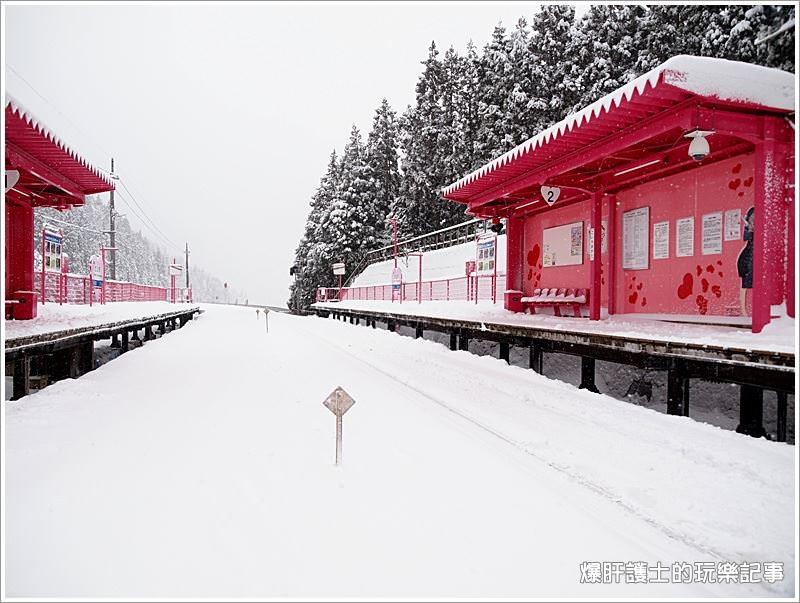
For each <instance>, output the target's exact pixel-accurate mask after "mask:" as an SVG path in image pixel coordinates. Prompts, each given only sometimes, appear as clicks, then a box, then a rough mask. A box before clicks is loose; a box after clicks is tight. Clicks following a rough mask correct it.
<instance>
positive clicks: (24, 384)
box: [11, 355, 31, 400]
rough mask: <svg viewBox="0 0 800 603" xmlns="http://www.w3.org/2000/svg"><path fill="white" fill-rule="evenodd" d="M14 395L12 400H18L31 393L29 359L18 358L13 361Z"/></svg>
mask: <svg viewBox="0 0 800 603" xmlns="http://www.w3.org/2000/svg"><path fill="white" fill-rule="evenodd" d="M13 382H14V393H13V395H12V396H11V399H12V400H19V399H20V398H22V397H23V396H27V395H28V394H29V393H30V391H31V358H30V356H26V355H23V356H20V357H19V358H17V359H16V360H15V361H14V380H13Z"/></svg>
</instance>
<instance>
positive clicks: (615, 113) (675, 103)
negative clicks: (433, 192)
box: [442, 56, 794, 217]
mask: <svg viewBox="0 0 800 603" xmlns="http://www.w3.org/2000/svg"><path fill="white" fill-rule="evenodd" d="M792 113H794V75H793V74H791V73H787V72H783V71H780V70H777V69H769V68H766V67H761V66H758V65H752V64H749V63H740V62H734V61H727V60H723V59H712V58H706V57H694V56H677V57H673V58H672V59H670V60H668V61H666V62H665V63H663V64H662V65H660V66H658V67H657V68H655V69H653V70H652V71H650V72H648V73H646V74H644V75H642V76H641V77H639V78H637V79H635V80H633V81H632V82H630V83H628V84H626V85H625V86H623V87H622V88H620V89H618V90H616V91H614V92H612V93H611V94H608V95H606V96H605V97H603V98H601V99H600V100H598V101H597V102H595V103H593V104H591V105H589V106H588V107H586V108H585V109H583V110H581V111H579V112H577V113H574V114H572V115H570V116H568V117H567V118H566V119H564V120H562V121H560V122H559V123H557V124H555V125H553V126H551V127H550V128H548V129H546V130H544V131H543V132H541V133H540V134H538V135H537V136H535V137H533V138H531V139H530V140H527V141H526V142H524V143H522V144H521V145H519V146H517V147H516V148H514V149H512V150H511V151H509V152H508V153H506V154H505V155H502V156H501V157H498V158H497V159H495V160H494V161H492V162H490V163H488V164H486V165H484V166H483V167H481V168H479V169H477V170H475V171H474V172H472V173H471V174H469V175H467V176H465V177H464V178H462V179H460V180H458V181H457V182H454V183H453V184H451V185H450V186H448V187H446V188H445V189H444V190H443V191H442V196H443V197H444V198H445V199H449V200H451V201H456V202H459V203H464V204H466V205H467V213H470V214H472V215H475V216H479V217H508V216H510V215H512V214H513V215H515V216H522V215H525V214H529V213H536V212H538V211H543V210H546V209H548V208H549V207H548V206H547V205H546V204H545V202H544V200H543V199H542V196H541V193H540V188H541V187H542V186H551V187H561V188H562V191H561V198H560V199H559V204H558V205H559V207H563V206H564V205H565V204H568V203H570V202H575V201H580V200H583V199H586V198H587V197H588V196H589V195H590V194H591V192H593V191H603V192H605V193H614V192H616V191H619V190H621V189H624V188H628V187H631V186H634V185H636V184H640V183H642V182H647V181H649V180H654V179H656V178H660V177H664V176H667V175H669V174H671V173H675V172H678V171H681V170H685V169H687V168H689V167H694V166H699V165H707V164H709V163H712V162H715V161H720V160H722V159H725V158H727V157H731V156H733V155H737V154H740V153H743V152H747V151H749V150H751V149H752V148H753V143H754V141H755V140H758V139H762V138H764V137H765V136H769V135H770V133H768V132H765V131H764V129H763V123H762V122H759V121H758V119H757V118H758V117H761V116H764V115H771V116H776V117H780V118H781V120H782V119H783V118H784V117H785V116H787V115H788V114H792ZM696 129H699V130H703V131H708V132H713V134H712V135H710V136H708V142H709V143H710V146H711V153H710V154H709V156H708V157H707V158H705V159H703V160H702V161H701V162H696V161H695V160H693V159H692V158H691V157H689V155H688V153H687V149H688V146H689V144H690V142H691V140H690V139H689V138H686V136H685V135H686V133H687V132H689V131H693V130H696ZM786 129H787V130H788V126H787V128H786ZM780 134H781V133H778V132H775V133H774V136H775V137H776V138H777V137H778V136H779V135H780ZM783 135H785V133H783Z"/></svg>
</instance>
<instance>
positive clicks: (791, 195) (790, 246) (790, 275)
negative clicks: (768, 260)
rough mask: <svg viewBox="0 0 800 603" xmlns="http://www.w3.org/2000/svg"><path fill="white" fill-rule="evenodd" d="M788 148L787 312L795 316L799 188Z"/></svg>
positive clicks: (785, 194)
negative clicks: (795, 255)
mask: <svg viewBox="0 0 800 603" xmlns="http://www.w3.org/2000/svg"><path fill="white" fill-rule="evenodd" d="M792 150H793V149H792V148H791V147H789V148H788V149H787V157H786V181H785V192H784V201H785V203H786V239H787V240H786V314H787V315H789V316H791V317H792V318H794V317H795V314H796V308H795V303H796V300H795V296H794V267H795V257H794V254H795V249H796V248H797V247H796V242H795V222H794V220H795V215H794V203H795V200H794V199H795V193H796V192H797V189H796V187H795V183H794V153H793V152H792Z"/></svg>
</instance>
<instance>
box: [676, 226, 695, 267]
mask: <svg viewBox="0 0 800 603" xmlns="http://www.w3.org/2000/svg"><path fill="white" fill-rule="evenodd" d="M675 255H676V256H677V257H679V258H688V257H691V256H693V255H694V218H681V219H679V220H678V222H677V227H676V228H675Z"/></svg>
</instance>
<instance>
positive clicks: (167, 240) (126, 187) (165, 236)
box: [119, 180, 183, 251]
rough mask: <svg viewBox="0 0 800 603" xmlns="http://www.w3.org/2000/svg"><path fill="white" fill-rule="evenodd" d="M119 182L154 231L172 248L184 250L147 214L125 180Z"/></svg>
mask: <svg viewBox="0 0 800 603" xmlns="http://www.w3.org/2000/svg"><path fill="white" fill-rule="evenodd" d="M119 183H120V184H121V185H122V188H124V189H125V192H127V193H128V195H129V196H130V198H131V200H132V201H133V203H134V204H135V205H136V207H137V208H139V211H140V212H141V213H142V215H143V216H144V217H145V219H146V220H147V221H148V222H149V223H150V225H151V226H152V229H153V230H154V231H156V232H157V233H158V234H159V236H160V237H161V239H162V240H163V241H165V242H166V243H167V244H168V245H169V246H170V247H172V248H174V249H177V250H179V251H183V250H181V249H180V247H178V245H176V244H175V243H174V242H173V241H172V240H171V239H170V238H169V237H168V236H167V235H165V234H164V232H163V231H162V230H161V229H160V228H159V227H158V226H157V225H156V223H155V222H153V220H152V219H151V218H150V216H149V215H147V212H146V211H145V210H144V208H143V207H142V206H141V205H140V204H139V202H138V201H137V200H136V197H135V196H134V195H133V193H132V192H131V190H130V189H129V188H128V186H127V185H126V184H125V182H123V181H122V180H120V181H119ZM128 207H130V205H128Z"/></svg>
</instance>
